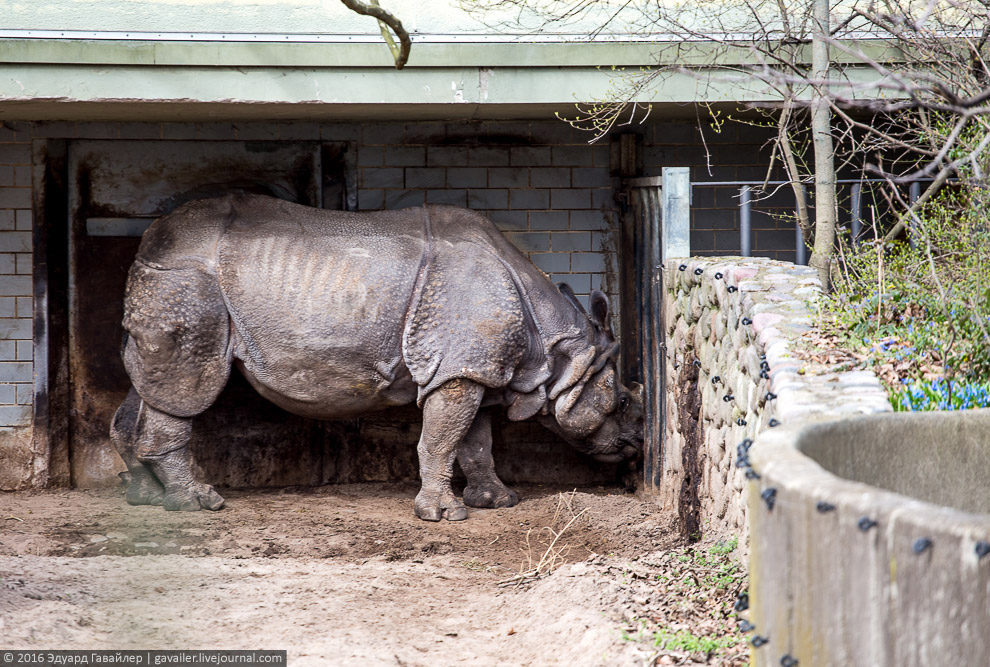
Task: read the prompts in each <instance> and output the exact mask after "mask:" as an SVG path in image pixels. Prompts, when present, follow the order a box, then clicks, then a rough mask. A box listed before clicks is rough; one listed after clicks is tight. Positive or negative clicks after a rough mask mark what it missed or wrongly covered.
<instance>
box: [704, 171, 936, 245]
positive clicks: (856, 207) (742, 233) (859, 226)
mask: <svg viewBox="0 0 990 667" xmlns="http://www.w3.org/2000/svg"><path fill="white" fill-rule="evenodd" d="M932 180H933V179H931V178H924V179H918V180H916V181H912V182H911V183H910V184H909V186H908V188H909V195H908V196H909V198H910V201H911V202H912V203H913V202H915V201H917V199H918V197H920V196H921V184H922V183H923V182H931V181H932ZM888 182H889V181H887V180H886V179H882V178H843V179H837V180H836V181H835V183H836V184H837V185H849V186H851V187H850V203H849V208H850V211H849V213H850V216H849V217H850V220H849V225H850V231H851V233H852V243H853V245H858V243H859V240H860V236H861V235H862V232H863V184H865V183H884V184H886V183H888ZM789 183H790V181H696V182H692V183H691V184H690V187H691V189H694V188H697V187H736V188H738V189H739V254H740V255H742V256H743V257H751V256H752V254H753V188H754V187H759V186H770V185H773V186H781V185H788V184H789ZM794 217H795V225H794V227H795V229H794V248H795V256H796V262H797V263H798V264H806V263H807V256H808V248H807V246H806V245H805V242H804V234H803V233H802V232H801V226H800V224H797V218H798V216H797V212H796V211H795V216H794ZM909 231H910V230H909ZM909 242H910V243H912V245H913V244H914V239H913V237H912V236H911V235H909Z"/></svg>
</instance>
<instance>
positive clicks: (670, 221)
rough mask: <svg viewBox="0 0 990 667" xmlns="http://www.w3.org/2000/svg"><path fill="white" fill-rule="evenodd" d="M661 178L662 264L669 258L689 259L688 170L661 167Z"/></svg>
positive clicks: (689, 180) (689, 177)
mask: <svg viewBox="0 0 990 667" xmlns="http://www.w3.org/2000/svg"><path fill="white" fill-rule="evenodd" d="M661 175H662V176H663V186H662V188H661V190H660V194H661V197H662V198H663V200H662V211H663V217H662V220H663V238H662V239H661V243H660V255H661V256H660V261H661V263H662V262H666V261H667V260H668V259H669V258H671V257H690V256H691V170H690V169H689V168H688V167H664V168H663V170H662V171H661Z"/></svg>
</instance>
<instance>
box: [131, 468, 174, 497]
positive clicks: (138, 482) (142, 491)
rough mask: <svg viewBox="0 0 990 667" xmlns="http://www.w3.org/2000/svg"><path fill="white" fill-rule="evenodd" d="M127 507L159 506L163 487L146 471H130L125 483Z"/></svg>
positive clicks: (163, 494)
mask: <svg viewBox="0 0 990 667" xmlns="http://www.w3.org/2000/svg"><path fill="white" fill-rule="evenodd" d="M126 498H127V504H128V505H161V504H162V503H163V502H164V501H165V487H164V486H162V483H161V482H159V481H158V479H157V478H156V477H155V476H154V475H153V474H151V472H150V471H148V470H141V469H138V470H132V471H131V472H130V475H129V480H128V483H127V496H126Z"/></svg>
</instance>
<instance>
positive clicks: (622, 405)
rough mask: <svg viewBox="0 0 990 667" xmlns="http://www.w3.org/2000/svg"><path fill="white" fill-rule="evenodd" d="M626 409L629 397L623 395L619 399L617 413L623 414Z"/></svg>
mask: <svg viewBox="0 0 990 667" xmlns="http://www.w3.org/2000/svg"><path fill="white" fill-rule="evenodd" d="M627 407H629V397H628V396H626V395H625V394H623V395H622V396H620V397H619V412H625V411H626V408H627Z"/></svg>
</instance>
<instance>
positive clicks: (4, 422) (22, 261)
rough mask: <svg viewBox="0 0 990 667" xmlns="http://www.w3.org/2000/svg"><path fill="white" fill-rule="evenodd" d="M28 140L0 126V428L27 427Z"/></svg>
mask: <svg viewBox="0 0 990 667" xmlns="http://www.w3.org/2000/svg"><path fill="white" fill-rule="evenodd" d="M30 142H31V137H30V135H29V134H28V133H25V132H17V131H15V130H13V129H10V128H6V127H0V428H4V427H16V426H27V425H29V424H30V423H31V402H32V400H33V397H34V384H33V382H34V378H33V370H34V369H33V364H32V341H31V339H32V325H31V323H32V298H31V294H32V284H31V282H32V281H31V272H32V255H31V250H32V247H31V143H30Z"/></svg>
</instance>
